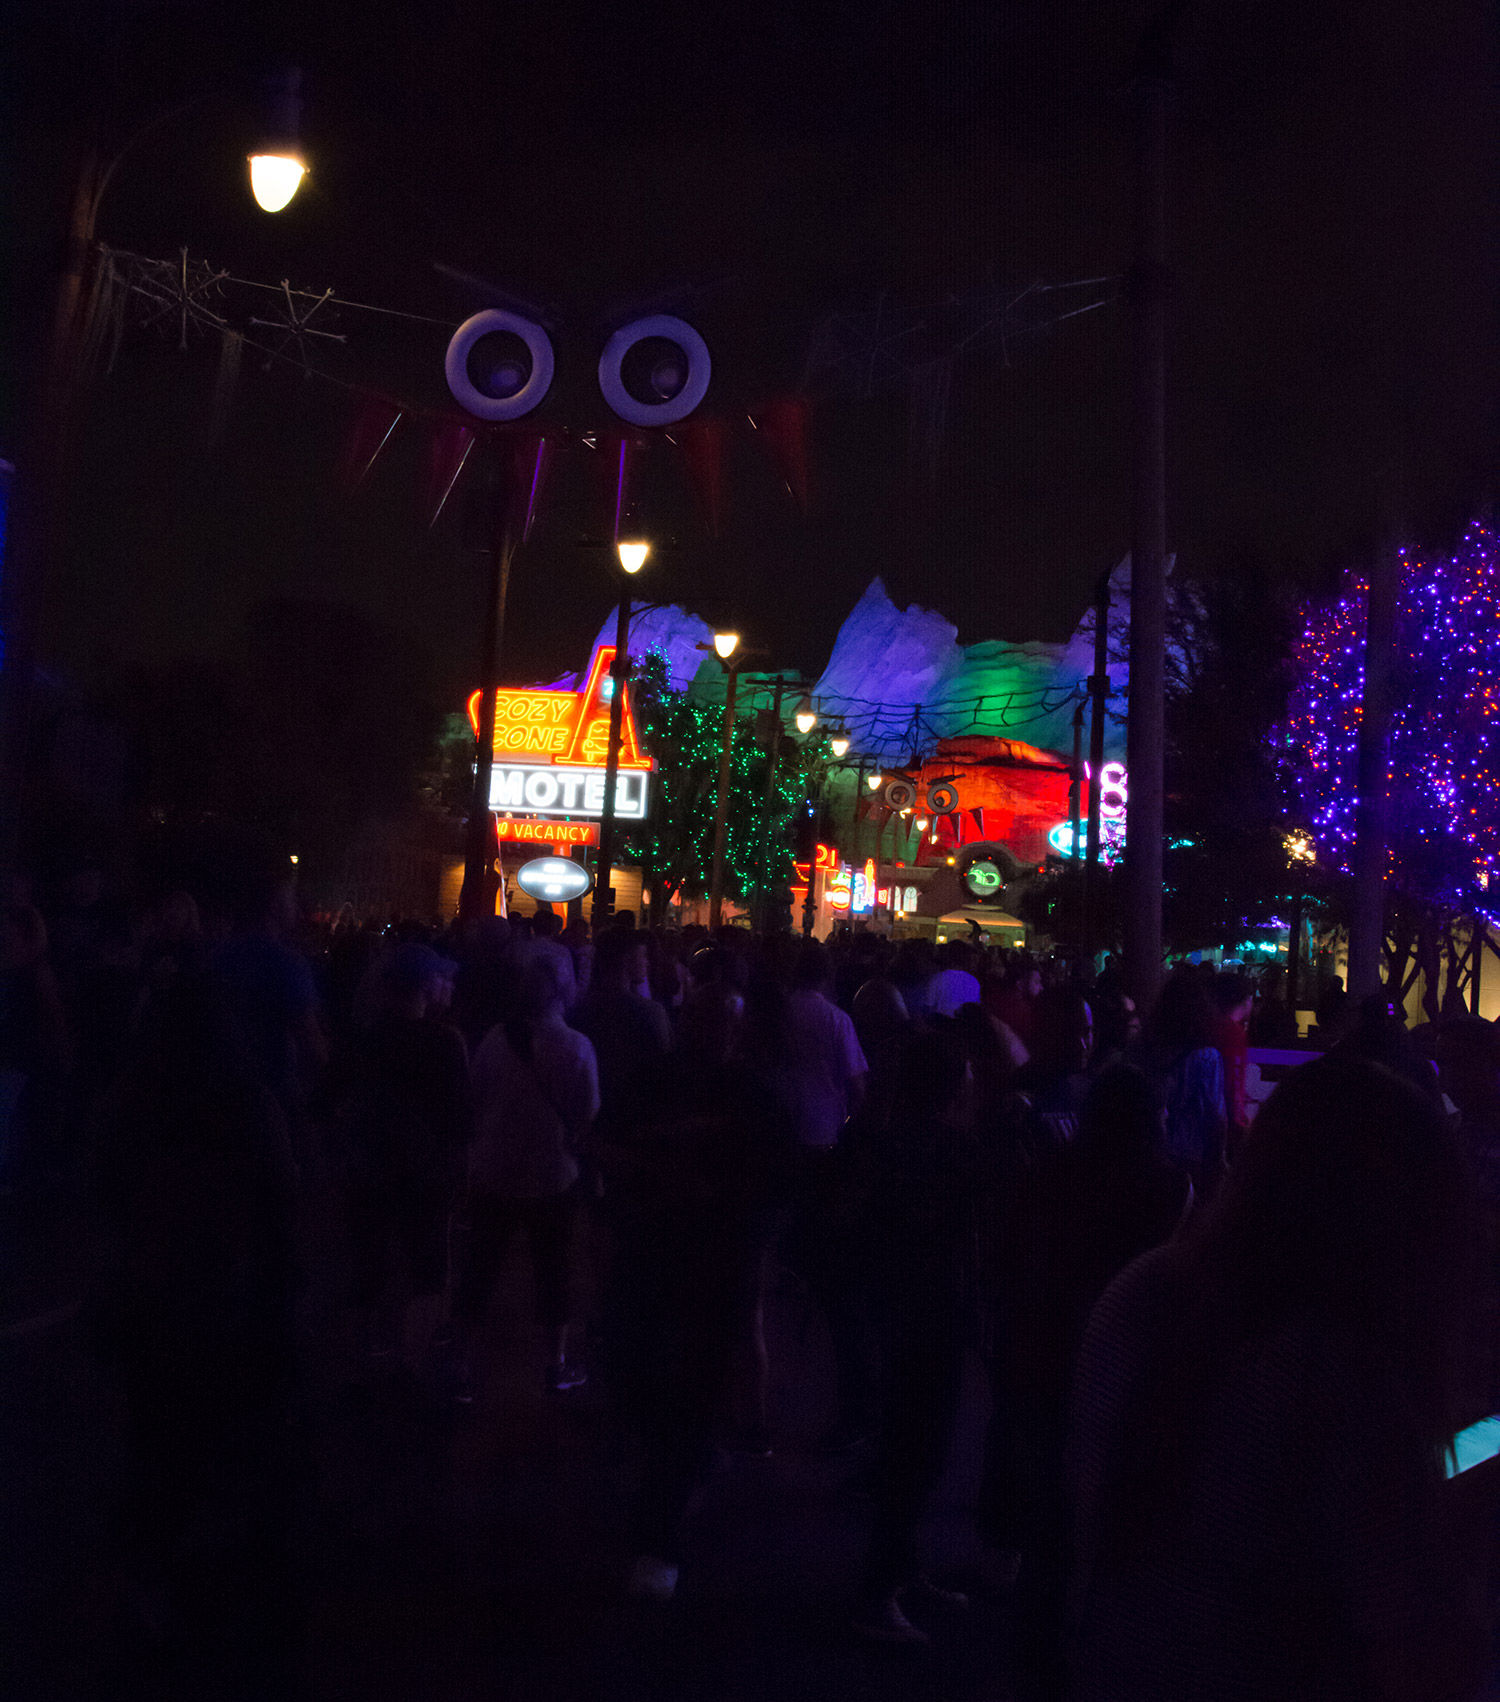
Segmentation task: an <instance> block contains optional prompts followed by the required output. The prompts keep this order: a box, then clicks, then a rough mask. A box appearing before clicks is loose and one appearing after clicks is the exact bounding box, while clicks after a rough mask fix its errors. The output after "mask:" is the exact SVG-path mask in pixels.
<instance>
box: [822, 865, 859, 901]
mask: <svg viewBox="0 0 1500 1702" xmlns="http://www.w3.org/2000/svg"><path fill="white" fill-rule="evenodd" d="M853 888H854V872H853V870H852V869H849V868H847V867H845V868H841V869H835V870H834V871H833V873H832V874H830V875H829V876H828V878H827V880H826V881H825V882H824V883H823V896H824V897H825V898H826V899H827V900H828V903H829V906H830V907H831V908H832V909H834V910H847V909H848V908H849V906H850V905H851V904H852V903H853V901H854V890H853Z"/></svg>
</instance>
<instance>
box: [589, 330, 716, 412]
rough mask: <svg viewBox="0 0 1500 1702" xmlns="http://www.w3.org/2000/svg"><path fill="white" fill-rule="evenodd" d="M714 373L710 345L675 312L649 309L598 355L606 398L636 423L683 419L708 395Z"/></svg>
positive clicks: (620, 332)
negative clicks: (709, 382)
mask: <svg viewBox="0 0 1500 1702" xmlns="http://www.w3.org/2000/svg"><path fill="white" fill-rule="evenodd" d="M712 375H713V363H712V361H711V360H710V359H709V355H708V344H707V343H705V342H704V341H703V339H702V337H700V336H699V335H698V333H697V332H696V331H695V330H694V329H693V328H692V326H691V325H689V324H688V322H687V321H686V320H685V319H678V318H677V317H676V316H675V315H674V314H671V313H648V314H647V315H646V316H645V317H644V318H643V319H633V320H631V322H630V323H629V324H628V325H622V326H621V327H620V329H619V330H618V331H616V332H615V334H614V335H613V336H612V337H611V338H610V340H609V341H608V342H607V343H606V344H605V345H604V353H603V354H602V355H600V357H599V388H600V390H601V391H603V393H604V400H605V401H606V402H608V403H609V405H610V407H611V408H612V409H613V410H614V411H615V413H617V414H618V415H619V416H620V418H621V419H622V420H627V421H629V423H630V424H631V425H637V426H668V425H676V424H677V422H678V421H679V420H685V419H686V418H687V417H688V415H689V414H690V413H692V411H693V409H694V408H696V407H697V406H698V404H699V403H700V402H701V401H702V400H703V398H704V397H705V396H706V395H707V394H708V381H709V379H710V378H711V377H712Z"/></svg>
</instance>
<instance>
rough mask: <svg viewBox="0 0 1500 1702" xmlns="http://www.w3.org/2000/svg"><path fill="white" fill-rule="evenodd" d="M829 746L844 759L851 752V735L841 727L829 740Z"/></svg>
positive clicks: (836, 754)
mask: <svg viewBox="0 0 1500 1702" xmlns="http://www.w3.org/2000/svg"><path fill="white" fill-rule="evenodd" d="M828 748H829V750H831V751H832V752H833V754H834V755H835V756H836V757H838V758H839V759H840V761H842V760H843V758H844V757H846V756H848V754H849V735H848V734H847V733H846V732H844V731H843V730H842V729H840V730H839V731H838V732H837V733H835V734H834V735H833V737H832V738H831V739H830V740H829V741H828Z"/></svg>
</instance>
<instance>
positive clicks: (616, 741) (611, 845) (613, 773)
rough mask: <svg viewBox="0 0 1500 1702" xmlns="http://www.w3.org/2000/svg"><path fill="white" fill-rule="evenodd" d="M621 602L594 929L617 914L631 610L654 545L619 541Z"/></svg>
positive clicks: (611, 675) (613, 665) (612, 676)
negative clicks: (618, 800) (613, 883)
mask: <svg viewBox="0 0 1500 1702" xmlns="http://www.w3.org/2000/svg"><path fill="white" fill-rule="evenodd" d="M615 549H616V552H617V553H618V555H619V557H620V601H619V606H618V608H617V609H616V611H615V659H614V661H613V662H612V663H611V665H610V670H609V678H610V695H609V747H608V751H607V752H606V755H605V758H604V814H603V816H602V817H601V818H600V822H599V857H598V861H597V862H596V864H595V866H594V927H595V928H596V929H598V928H600V927H601V926H603V925H604V924H605V923H607V922H608V921H609V919H610V917H611V916H612V915H613V914H614V909H615V896H614V892H613V891H612V889H611V887H610V884H609V881H610V875H611V874H612V873H613V870H614V861H615V788H616V786H617V785H618V784H619V778H620V729H621V727H622V725H623V724H624V719H625V682H626V681H627V680H628V679H629V678H630V607H631V587H632V583H633V581H634V578H635V575H636V574H638V573H639V572H640V571H641V569H642V568H643V567H644V566H645V565H646V557H647V556H648V555H650V553H651V546H650V545H649V544H647V543H642V542H639V541H634V542H631V541H627V540H624V539H621V540H619V541H618V542H617V543H616V545H615Z"/></svg>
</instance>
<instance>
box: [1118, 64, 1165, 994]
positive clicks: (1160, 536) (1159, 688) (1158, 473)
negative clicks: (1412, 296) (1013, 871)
mask: <svg viewBox="0 0 1500 1702" xmlns="http://www.w3.org/2000/svg"><path fill="white" fill-rule="evenodd" d="M1163 35H1164V32H1162V31H1160V30H1154V31H1153V32H1152V36H1151V38H1150V46H1151V49H1152V51H1151V53H1150V55H1149V57H1148V58H1146V60H1145V62H1144V63H1143V64H1142V66H1141V74H1140V75H1138V76H1137V78H1136V80H1135V83H1134V85H1133V87H1132V89H1131V95H1132V105H1133V107H1134V113H1135V160H1136V186H1135V264H1134V267H1133V268H1132V273H1131V296H1132V307H1133V320H1134V338H1133V364H1134V368H1135V408H1134V428H1135V435H1134V457H1135V492H1134V521H1133V525H1132V545H1131V579H1130V714H1129V721H1128V733H1127V752H1128V754H1127V766H1128V769H1129V772H1130V801H1129V804H1128V814H1127V818H1126V833H1125V894H1124V897H1125V913H1124V925H1125V926H1124V932H1125V970H1126V975H1127V977H1128V980H1129V984H1130V990H1131V992H1132V994H1133V995H1134V997H1135V1000H1136V1004H1137V1006H1138V1008H1139V1009H1141V1010H1142V1011H1146V1010H1148V1009H1149V1008H1150V1007H1151V1005H1152V1004H1153V1003H1154V1002H1155V999H1156V992H1157V987H1158V985H1159V984H1160V981H1161V955H1162V935H1161V895H1162V802H1163V793H1164V776H1163V759H1164V751H1165V701H1164V692H1165V684H1166V625H1167V458H1166V423H1167V407H1166V404H1167V381H1166V371H1167V366H1166V336H1167V263H1166V155H1167V101H1168V93H1169V81H1168V79H1169V72H1168V70H1167V65H1166V43H1165V40H1164V39H1163Z"/></svg>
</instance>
